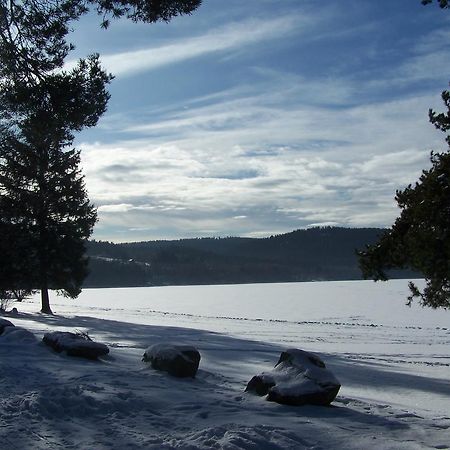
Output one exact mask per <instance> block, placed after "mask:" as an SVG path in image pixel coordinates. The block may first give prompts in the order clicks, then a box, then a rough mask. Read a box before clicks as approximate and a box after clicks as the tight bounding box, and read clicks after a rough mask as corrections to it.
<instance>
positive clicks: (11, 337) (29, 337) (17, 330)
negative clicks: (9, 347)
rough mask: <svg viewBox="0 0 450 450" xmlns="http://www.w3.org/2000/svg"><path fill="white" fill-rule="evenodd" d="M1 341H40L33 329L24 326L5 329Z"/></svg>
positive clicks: (30, 342)
mask: <svg viewBox="0 0 450 450" xmlns="http://www.w3.org/2000/svg"><path fill="white" fill-rule="evenodd" d="M1 342H2V343H4V342H8V343H10V344H16V343H19V344H35V343H37V342H38V340H37V338H36V336H35V335H34V333H32V332H31V331H28V330H26V329H25V328H22V327H15V326H12V327H7V328H5V330H4V331H3V334H2V337H1Z"/></svg>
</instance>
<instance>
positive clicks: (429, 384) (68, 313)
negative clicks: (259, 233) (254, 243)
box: [0, 281, 450, 450]
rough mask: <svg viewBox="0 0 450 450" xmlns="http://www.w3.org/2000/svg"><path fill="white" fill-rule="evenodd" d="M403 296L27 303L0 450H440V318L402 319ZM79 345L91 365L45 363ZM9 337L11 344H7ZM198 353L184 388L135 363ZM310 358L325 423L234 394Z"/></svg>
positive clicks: (443, 389)
mask: <svg viewBox="0 0 450 450" xmlns="http://www.w3.org/2000/svg"><path fill="white" fill-rule="evenodd" d="M406 286H407V283H406V281H391V282H389V283H387V284H375V283H368V282H333V283H298V284H297V283H295V284H270V285H269V284H268V285H241V286H190V287H165V288H135V289H101V290H85V291H84V292H83V293H82V295H81V296H80V298H79V299H77V300H75V301H74V300H68V299H64V298H57V297H54V298H53V299H52V300H53V304H52V306H53V310H54V312H55V313H56V315H55V316H53V317H47V316H43V315H40V314H37V313H36V311H37V310H38V309H39V302H38V299H37V298H34V299H31V300H30V301H29V302H27V303H22V304H17V305H15V306H17V307H18V309H19V316H18V317H7V318H8V319H9V320H11V321H12V322H13V323H14V324H15V325H16V326H22V327H24V328H25V329H27V330H30V331H32V332H33V333H34V335H35V336H36V337H37V340H36V341H33V340H32V339H30V336H29V334H27V333H10V334H9V336H8V339H5V338H3V337H0V358H1V365H0V380H1V381H2V390H3V395H2V397H1V400H0V402H1V403H0V424H1V427H0V433H1V436H0V442H2V445H0V448H4V449H5V450H9V449H12V450H14V449H38V450H41V449H42V450H43V449H62V448H64V449H210V448H213V449H214V448H216V449H221V448H223V449H263V450H266V449H328V448H335V449H344V448H345V449H408V450H409V449H428V448H439V449H445V448H450V381H449V380H450V354H449V351H448V349H449V348H450V346H449V344H450V320H449V319H450V312H448V311H431V310H423V309H421V308H420V307H417V306H414V307H412V308H407V307H406V306H405V305H404V299H405V298H406V295H407V287H406ZM57 330H60V331H75V330H80V331H87V332H88V333H89V335H90V336H91V337H92V338H93V339H94V340H96V341H98V342H103V343H106V344H108V346H109V347H110V355H108V356H107V357H105V358H104V359H103V360H102V361H100V362H93V361H87V360H82V359H80V358H71V357H68V356H65V355H64V354H57V353H54V352H53V351H52V350H51V349H49V348H48V347H46V346H44V345H43V344H42V343H41V342H40V341H41V339H42V336H43V335H44V333H45V332H49V331H57ZM14 334H16V338H14V337H13V336H14ZM161 341H162V342H173V341H175V342H180V343H183V344H187V345H193V346H195V347H196V348H198V349H199V351H200V353H201V355H202V360H201V362H200V369H199V372H198V374H197V378H196V379H194V380H191V379H175V378H172V377H170V376H168V375H167V374H165V373H161V372H157V371H154V370H152V369H150V368H149V367H148V366H147V365H145V364H143V363H142V362H141V358H142V354H143V353H144V351H145V349H146V348H147V347H148V346H149V345H152V344H154V343H158V342H161ZM287 347H298V348H301V349H304V350H307V351H313V352H317V353H318V354H319V355H320V356H321V358H322V359H323V360H324V362H325V363H326V364H327V367H329V368H330V369H331V370H332V371H333V372H334V373H335V374H336V376H337V378H338V379H339V380H340V381H341V383H342V388H341V391H340V393H339V395H338V397H337V399H336V401H335V402H334V403H333V407H330V408H322V407H313V406H304V407H298V408H296V407H289V406H282V405H278V404H275V403H270V402H266V401H265V400H264V399H262V398H259V397H256V396H253V395H250V394H246V393H244V389H245V386H246V384H247V382H248V381H249V380H250V378H251V377H252V376H253V375H256V374H258V373H260V372H261V371H264V370H269V369H271V368H272V367H273V366H274V364H275V363H276V362H277V360H278V357H279V355H280V352H281V351H282V350H283V349H284V348H287Z"/></svg>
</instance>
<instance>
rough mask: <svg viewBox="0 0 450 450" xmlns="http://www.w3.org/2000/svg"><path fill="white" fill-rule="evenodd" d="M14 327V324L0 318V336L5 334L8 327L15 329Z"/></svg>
mask: <svg viewBox="0 0 450 450" xmlns="http://www.w3.org/2000/svg"><path fill="white" fill-rule="evenodd" d="M13 326H14V324H13V323H11V322H10V321H9V320H6V319H3V318H1V317H0V334H3V331H5V328H6V327H13Z"/></svg>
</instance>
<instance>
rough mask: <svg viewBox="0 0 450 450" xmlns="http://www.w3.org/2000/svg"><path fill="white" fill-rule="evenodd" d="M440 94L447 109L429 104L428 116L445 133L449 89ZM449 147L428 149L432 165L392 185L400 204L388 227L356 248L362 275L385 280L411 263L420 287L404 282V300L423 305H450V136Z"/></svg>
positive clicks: (448, 121) (449, 123)
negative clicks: (397, 187)
mask: <svg viewBox="0 0 450 450" xmlns="http://www.w3.org/2000/svg"><path fill="white" fill-rule="evenodd" d="M442 99H443V100H444V103H445V105H446V107H447V112H446V113H441V114H437V113H435V112H434V111H431V110H430V122H431V123H433V124H434V125H435V127H436V128H438V129H440V130H442V131H443V132H445V133H447V132H448V131H449V130H450V92H449V91H444V92H443V93H442ZM446 141H447V145H448V146H449V150H447V151H446V152H443V153H432V154H431V163H432V167H431V169H429V170H424V171H423V172H422V175H421V177H420V179H419V181H418V182H417V183H416V184H415V186H411V185H409V186H408V187H407V188H406V189H405V190H403V191H397V195H396V201H397V203H398V205H399V207H400V208H401V209H402V211H401V214H400V216H399V217H398V219H397V220H396V221H395V223H394V225H393V226H392V228H391V229H389V230H388V231H387V232H386V233H384V234H383V235H382V237H381V239H380V241H379V242H378V243H377V244H375V245H371V246H368V247H367V248H366V250H365V251H362V252H360V253H359V256H360V267H361V269H362V272H363V276H364V277H365V278H372V279H374V280H375V281H378V280H387V279H388V274H387V273H386V271H388V270H389V269H392V268H410V269H413V270H416V271H418V272H420V273H422V274H423V275H424V277H425V281H426V286H425V288H424V289H423V291H420V289H419V288H418V287H417V286H416V285H415V284H414V283H412V282H410V283H409V287H410V290H411V295H410V296H409V297H408V304H411V301H412V300H413V299H414V298H416V297H417V298H419V299H420V301H421V303H422V305H423V306H430V307H432V308H450V136H449V135H448V134H447V137H446Z"/></svg>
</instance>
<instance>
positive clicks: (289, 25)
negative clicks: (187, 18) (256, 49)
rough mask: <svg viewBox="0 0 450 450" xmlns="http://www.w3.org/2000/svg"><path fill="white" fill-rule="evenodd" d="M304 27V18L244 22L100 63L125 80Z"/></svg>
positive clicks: (286, 17) (236, 48) (130, 52)
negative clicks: (302, 25) (131, 76)
mask: <svg viewBox="0 0 450 450" xmlns="http://www.w3.org/2000/svg"><path fill="white" fill-rule="evenodd" d="M306 23H307V19H306V18H305V17H303V18H301V17H294V16H285V17H279V18H275V19H266V20H263V19H253V20H247V21H242V22H236V23H231V24H227V25H225V26H223V27H222V28H218V29H216V30H212V31H209V32H207V33H206V34H203V35H201V36H197V37H192V38H184V39H179V40H177V41H175V42H172V43H170V44H165V45H162V46H159V47H149V48H144V49H139V50H132V51H127V52H122V53H115V54H109V55H108V54H107V55H104V56H102V58H101V60H102V64H103V65H104V66H105V68H106V69H107V70H108V71H111V72H112V73H114V74H115V75H121V76H122V77H123V76H129V75H134V74H136V73H139V72H143V71H150V70H154V69H157V68H160V67H163V66H167V65H170V64H175V63H179V62H182V61H186V60H189V59H192V58H198V57H200V56H204V55H209V54H212V53H217V52H227V51H228V52H229V51H241V50H242V49H243V48H244V47H246V46H250V45H253V44H256V43H259V42H263V41H270V40H273V39H277V38H280V37H283V36H287V35H289V34H290V33H292V32H294V31H297V32H298V30H299V24H300V25H301V24H306Z"/></svg>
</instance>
